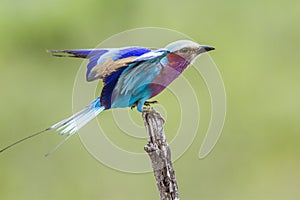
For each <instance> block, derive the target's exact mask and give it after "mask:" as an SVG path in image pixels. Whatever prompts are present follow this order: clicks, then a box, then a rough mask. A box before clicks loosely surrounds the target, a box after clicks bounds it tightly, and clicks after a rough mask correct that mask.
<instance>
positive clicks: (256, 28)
mask: <svg viewBox="0 0 300 200" xmlns="http://www.w3.org/2000/svg"><path fill="white" fill-rule="evenodd" d="M299 9H300V2H299V1H295V0H294V1H289V2H287V1H283V0H281V1H279V0H272V1H271V0H266V1H258V0H254V1H237V0H231V1H218V2H216V1H198V0H197V1H196V0H195V1H157V0H152V1H95V0H94V1H92V0H86V1H82V2H79V1H58V0H52V1H37V0H32V1H28V0H27V1H20V0H17V1H9V0H1V2H0V27H1V28H0V51H1V53H0V91H1V104H0V112H1V114H0V122H1V127H0V133H1V134H0V146H1V147H4V146H5V145H7V144H9V143H11V142H12V141H14V140H15V139H17V138H20V137H24V136H27V135H28V134H30V133H32V132H35V131H38V130H42V129H44V128H45V127H48V126H49V125H51V124H53V123H55V122H57V120H60V119H63V118H64V117H66V116H69V115H70V114H71V112H72V107H71V106H72V89H73V82H74V77H75V75H76V72H77V70H78V66H79V65H80V64H81V61H80V60H76V59H57V58H53V57H51V56H49V55H48V54H47V53H46V52H45V50H46V49H66V48H69V49H71V48H93V47H95V46H96V45H97V44H98V43H99V42H101V41H102V40H104V39H106V38H108V37H109V36H111V35H113V34H116V33H118V32H121V31H124V30H127V29H131V28H137V27H145V26H156V27H164V28H170V29H174V30H178V31H180V32H183V33H185V34H187V35H189V36H191V37H192V38H194V39H195V40H196V41H199V42H202V43H205V44H211V45H212V46H215V47H216V48H217V51H215V52H213V53H211V56H212V57H213V59H214V61H215V62H216V64H217V65H218V67H219V70H220V71H221V73H222V76H223V79H224V82H225V87H226V92H227V98H228V112H227V119H226V124H225V127H224V131H223V133H222V135H221V138H220V140H219V142H218V144H217V146H216V147H215V148H214V150H213V152H212V153H211V154H210V155H209V156H208V157H206V158H205V159H203V160H199V159H198V157H197V156H198V151H199V147H200V144H201V143H202V140H203V137H204V135H203V134H201V133H199V134H198V135H197V136H196V138H195V140H194V142H193V144H192V145H191V147H190V148H189V149H188V150H187V151H186V152H185V154H184V155H183V156H182V157H181V158H180V159H179V160H177V161H176V162H175V163H174V167H175V171H176V177H177V181H178V184H179V191H180V196H181V198H182V199H213V200H216V199H228V200H229V199H230V200H233V199H239V200H240V199H243V200H245V199H249V200H250V199H251V200H252V199H257V200H258V199H261V200H265V199H272V200H275V199H299V196H300V190H299V185H300V170H299V169H300V158H299V155H300V147H299V146H300V145H299V144H300V135H299V134H300V123H299V121H300V115H299V111H300V109H299V107H300V106H299V98H300V94H299V86H300V80H299V75H300V69H299V63H300V62H299V61H300V56H299V55H298V53H299V46H300V43H299V41H300V40H299V35H300V26H299V24H300V15H299ZM185 73H186V75H187V76H189V73H191V71H188V70H187V71H186V72H185ZM202 87H203V88H204V89H205V84H204V83H202ZM203 94H204V96H208V95H207V91H203ZM167 97H168V96H167V94H162V95H161V96H159V97H158V98H157V100H159V101H161V102H162V103H164V104H167V103H168V98H167ZM200 100H201V99H200ZM205 105H208V107H209V100H207V98H206V99H203V106H204V107H205ZM167 109H172V106H168V107H167ZM203 112H204V114H203V115H204V116H206V118H208V119H209V109H205V108H204V109H203ZM201 114H202V113H201ZM106 116H107V118H109V117H111V115H110V113H109V112H108V114H106ZM104 118H105V115H104ZM100 119H101V117H100ZM100 119H99V120H100ZM111 123H113V122H111ZM172 123H174V124H175V123H176V122H170V123H168V121H167V123H166V130H167V134H168V129H171V128H170V127H173V126H174V124H172ZM108 126H109V125H108ZM205 128H206V127H204V128H203V127H202V129H205ZM112 137H114V139H113V140H114V141H117V137H115V136H112ZM122 137H125V136H122ZM61 139H62V138H61V137H60V136H58V135H57V134H49V135H44V136H41V137H38V138H35V139H33V140H31V141H28V142H27V143H26V144H23V145H19V146H17V147H16V148H15V149H11V150H10V151H7V152H5V153H3V154H1V156H0V169H1V170H0V180H1V183H0V184H1V185H0V199H3V200H4V199H11V200H19V199H20V200H21V199H22V200H26V199H30V200H35V199H36V200H40V199H43V200H47V199H49V200H50V199H51V200H52V199H56V200H65V199H72V200H77V199H78V200H79V199H158V193H157V191H156V184H155V179H154V177H153V174H151V173H148V174H127V173H121V172H118V171H115V170H112V169H110V168H108V167H105V166H104V165H101V164H99V163H98V162H97V161H96V160H94V159H93V157H92V156H90V155H89V154H88V153H87V151H86V150H85V149H84V147H83V146H82V144H81V143H80V140H79V138H78V137H74V138H72V139H71V140H70V141H69V142H68V143H67V144H65V145H64V146H63V147H62V148H61V149H60V150H59V151H58V152H56V153H55V154H54V155H52V156H50V157H47V158H45V157H44V156H43V155H44V153H46V152H47V151H48V150H50V149H51V148H52V147H53V146H54V145H55V144H57V143H58V141H60V140H61ZM144 144H146V141H145V140H141V141H139V142H135V140H133V139H132V140H131V139H126V143H124V144H122V145H125V146H126V145H127V146H131V147H132V146H133V147H134V149H142V148H143V145H144Z"/></svg>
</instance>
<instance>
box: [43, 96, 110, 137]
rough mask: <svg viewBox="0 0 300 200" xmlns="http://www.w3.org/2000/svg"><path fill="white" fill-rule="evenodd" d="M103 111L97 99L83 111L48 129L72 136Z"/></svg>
mask: <svg viewBox="0 0 300 200" xmlns="http://www.w3.org/2000/svg"><path fill="white" fill-rule="evenodd" d="M104 109H105V108H104V106H101V105H100V97H98V98H97V99H95V100H94V101H93V102H92V103H90V105H88V106H87V107H86V108H84V109H83V110H81V111H79V112H78V113H76V114H74V115H72V116H71V117H69V118H67V119H64V120H62V121H60V122H58V123H56V124H54V125H52V126H51V127H50V128H49V129H50V130H56V131H57V132H60V134H61V135H64V134H67V135H73V134H74V133H76V132H77V131H78V130H79V129H81V128H82V127H83V126H85V125H86V124H87V123H88V122H89V121H91V120H92V119H94V118H95V117H96V116H97V115H98V114H99V113H101V112H102V111H103V110H104Z"/></svg>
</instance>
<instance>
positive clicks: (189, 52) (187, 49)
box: [165, 40, 215, 62]
mask: <svg viewBox="0 0 300 200" xmlns="http://www.w3.org/2000/svg"><path fill="white" fill-rule="evenodd" d="M165 48H166V49H167V50H169V51H170V52H172V53H175V54H177V55H179V56H180V57H182V58H184V59H185V60H187V61H189V62H192V61H193V60H194V59H195V58H196V57H197V56H198V55H200V54H201V53H204V52H207V51H211V50H214V49H215V48H214V47H210V46H205V45H200V44H197V43H196V42H193V41H191V40H178V41H175V42H172V43H170V44H168V45H167V46H166V47H165Z"/></svg>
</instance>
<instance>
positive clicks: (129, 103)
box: [0, 40, 214, 152]
mask: <svg viewBox="0 0 300 200" xmlns="http://www.w3.org/2000/svg"><path fill="white" fill-rule="evenodd" d="M211 50H214V48H213V47H210V46H203V45H199V44H197V43H195V42H193V41H190V40H179V41H175V42H173V43H170V44H168V45H167V46H166V47H165V48H163V49H157V50H152V49H149V48H146V47H123V48H107V49H80V50H50V51H49V52H50V53H52V54H53V55H55V56H67V57H77V58H84V59H89V63H88V65H87V72H86V79H87V81H94V80H98V79H102V81H103V83H104V84H103V85H104V86H103V89H102V91H101V95H100V96H99V97H97V98H96V99H95V100H94V101H92V102H91V103H90V104H89V105H88V106H87V107H86V108H84V109H83V110H81V111H79V112H77V113H76V114H74V115H72V116H71V117H69V118H67V119H64V120H62V121H60V122H58V123H56V124H54V125H52V126H51V127H49V128H47V129H45V130H43V131H41V132H38V133H35V134H33V135H31V136H28V137H26V138H24V139H22V140H19V141H17V142H15V143H13V144H11V145H9V146H7V147H6V148H4V149H2V150H0V152H2V151H4V150H5V149H7V148H9V147H11V146H13V145H15V144H18V143H19V142H21V141H23V140H26V139H28V138H31V137H33V136H36V135H38V134H40V133H43V132H45V131H49V130H56V131H58V132H60V133H61V134H62V135H64V134H67V137H66V138H65V140H64V141H66V140H67V139H68V138H69V137H71V136H72V135H74V134H75V133H76V132H77V131H78V130H79V129H80V128H82V127H83V126H85V125H86V124H87V123H88V122H89V121H91V120H92V119H94V118H95V117H96V116H97V115H98V114H99V113H101V112H102V111H104V110H108V109H111V108H125V107H135V106H136V107H137V110H138V111H139V112H142V111H143V106H144V105H148V104H149V103H151V102H148V101H147V100H148V99H150V98H152V97H154V96H156V95H157V94H159V93H160V92H162V91H163V90H164V89H165V88H166V87H167V86H168V85H169V84H170V83H171V82H172V81H174V80H175V79H176V78H177V77H178V76H179V75H180V74H181V73H182V72H183V71H184V70H185V69H186V68H187V67H188V66H189V64H190V63H191V62H192V61H193V60H194V59H195V58H196V57H197V56H198V55H200V54H201V53H204V52H207V51H211ZM64 141H63V142H64ZM63 142H62V143H63ZM62 143H60V144H59V145H58V146H57V147H59V146H60V145H61V144H62ZM57 147H56V148H55V149H57ZM55 149H54V150H55Z"/></svg>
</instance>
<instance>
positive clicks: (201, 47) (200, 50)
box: [198, 46, 215, 54]
mask: <svg viewBox="0 0 300 200" xmlns="http://www.w3.org/2000/svg"><path fill="white" fill-rule="evenodd" d="M212 50H215V48H214V47H210V46H200V47H199V49H198V53H199V54H200V53H204V52H207V51H212Z"/></svg>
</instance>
